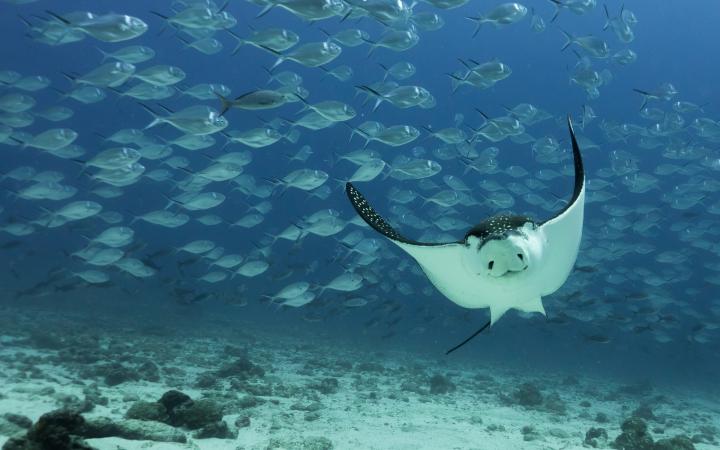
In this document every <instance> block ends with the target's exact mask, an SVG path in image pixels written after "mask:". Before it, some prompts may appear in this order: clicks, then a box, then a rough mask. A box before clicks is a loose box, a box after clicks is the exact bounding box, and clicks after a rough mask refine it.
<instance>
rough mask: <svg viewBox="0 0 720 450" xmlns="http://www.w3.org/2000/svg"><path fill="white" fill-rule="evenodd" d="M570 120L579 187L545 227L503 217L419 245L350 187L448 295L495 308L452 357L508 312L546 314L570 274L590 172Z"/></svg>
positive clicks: (371, 221)
mask: <svg viewBox="0 0 720 450" xmlns="http://www.w3.org/2000/svg"><path fill="white" fill-rule="evenodd" d="M567 123H568V130H569V132H570V140H571V142H572V152H573V162H574V169H575V187H574V190H573V195H572V198H571V199H570V201H569V202H568V204H567V205H565V207H564V208H563V209H562V210H561V211H560V212H558V213H557V214H556V215H555V216H554V217H552V218H550V219H548V220H546V221H544V222H535V221H534V220H533V219H532V218H530V217H526V216H513V215H496V216H493V217H490V218H488V219H486V220H483V221H482V222H480V223H479V224H478V225H476V226H474V227H473V228H471V229H470V230H469V231H468V232H467V233H465V236H464V237H463V239H462V240H459V241H456V242H447V243H426V242H418V241H414V240H411V239H407V238H405V237H403V236H402V235H401V234H400V233H398V232H397V231H396V230H395V229H394V228H393V227H392V226H391V225H390V224H389V223H388V222H387V221H386V220H385V219H383V218H382V217H381V216H380V215H379V214H378V213H377V212H376V211H375V209H373V207H372V206H370V204H369V203H368V201H367V200H366V199H365V197H364V196H363V195H362V194H361V193H360V191H358V190H357V189H356V188H355V186H353V185H352V183H347V184H346V185H345V192H346V193H347V196H348V198H349V199H350V202H351V203H352V205H353V207H354V208H355V211H356V212H357V213H358V215H360V217H362V218H363V220H364V221H365V222H366V223H367V224H368V225H370V226H371V227H372V228H373V229H375V231H377V232H378V233H380V234H382V235H383V236H385V237H386V238H388V239H390V240H391V241H392V242H393V243H395V244H396V245H397V246H398V247H400V248H401V249H403V250H404V251H405V252H406V253H408V254H409V255H410V256H412V257H413V258H414V259H415V261H417V263H418V264H419V265H420V267H421V268H422V270H423V272H425V275H426V276H427V277H428V279H429V280H430V282H431V283H432V284H433V285H434V286H435V287H436V288H437V289H438V290H439V291H440V292H441V293H442V294H443V295H444V296H445V297H447V298H448V299H450V300H451V301H452V302H454V303H456V304H457V305H459V306H462V307H464V308H490V320H489V321H488V322H487V323H486V324H485V325H483V326H482V327H481V328H480V329H479V330H478V331H476V332H475V333H474V334H473V335H471V336H470V337H469V338H467V339H466V340H465V341H463V342H461V343H460V344H458V345H456V346H455V347H453V348H451V349H450V350H448V351H447V353H446V354H449V353H451V352H453V351H455V350H456V349H458V348H460V347H461V346H463V345H464V344H466V343H467V342H468V341H470V340H471V339H472V338H474V337H475V336H477V335H478V334H480V333H481V332H482V331H483V330H485V329H486V328H488V327H489V326H491V325H492V324H494V323H495V322H497V321H498V320H499V319H500V317H502V315H503V314H505V312H506V311H508V310H509V309H517V310H520V311H524V312H539V313H541V314H543V315H545V308H544V307H543V304H542V297H543V296H546V295H550V294H552V293H553V292H555V291H557V290H558V289H559V288H560V287H561V286H562V285H563V284H564V283H565V281H566V280H567V278H568V276H569V275H570V272H571V271H572V268H573V266H574V265H575V260H576V259H577V255H578V251H579V249H580V239H581V237H582V228H583V217H584V210H585V171H584V169H583V162H582V156H581V155H580V148H579V146H578V143H577V139H576V138H575V131H574V129H573V125H572V120H571V119H570V117H568V120H567Z"/></svg>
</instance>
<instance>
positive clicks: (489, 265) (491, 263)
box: [488, 261, 495, 270]
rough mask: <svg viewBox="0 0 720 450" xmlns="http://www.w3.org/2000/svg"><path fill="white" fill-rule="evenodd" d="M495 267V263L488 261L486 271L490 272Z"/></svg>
mask: <svg viewBox="0 0 720 450" xmlns="http://www.w3.org/2000/svg"><path fill="white" fill-rule="evenodd" d="M494 265H495V261H490V262H489V263H488V270H492V268H493V266H494Z"/></svg>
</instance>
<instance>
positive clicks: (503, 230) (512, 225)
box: [465, 215, 535, 243]
mask: <svg viewBox="0 0 720 450" xmlns="http://www.w3.org/2000/svg"><path fill="white" fill-rule="evenodd" d="M526 223H531V224H533V227H535V222H534V221H533V220H532V219H531V218H530V217H527V216H511V215H500V216H494V217H491V218H489V219H486V220H483V221H482V222H480V223H479V224H477V225H475V226H474V227H472V228H471V229H470V230H469V231H468V232H467V234H465V240H466V241H467V238H468V237H470V236H475V237H477V238H478V239H480V241H481V242H483V243H484V242H485V241H489V240H493V239H505V238H506V237H507V236H508V233H509V232H511V231H517V230H519V229H520V228H522V227H523V226H524V225H525V224H526Z"/></svg>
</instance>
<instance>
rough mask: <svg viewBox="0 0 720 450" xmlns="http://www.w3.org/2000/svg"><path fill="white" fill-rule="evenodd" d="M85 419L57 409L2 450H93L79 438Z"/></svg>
mask: <svg viewBox="0 0 720 450" xmlns="http://www.w3.org/2000/svg"><path fill="white" fill-rule="evenodd" d="M84 424H85V419H83V417H82V416H81V415H80V414H78V413H76V412H72V411H68V410H63V409H59V410H56V411H51V412H49V413H47V414H43V415H42V416H41V417H40V418H39V419H38V421H37V422H36V423H35V424H34V425H33V426H32V427H31V428H30V429H29V430H28V432H27V433H26V434H25V436H21V437H14V438H11V439H10V440H8V441H7V442H6V443H5V445H3V447H2V449H3V450H44V449H52V450H93V447H91V446H90V445H88V444H87V443H86V442H85V441H83V439H82V438H81V437H80V435H81V434H82V430H83V426H84Z"/></svg>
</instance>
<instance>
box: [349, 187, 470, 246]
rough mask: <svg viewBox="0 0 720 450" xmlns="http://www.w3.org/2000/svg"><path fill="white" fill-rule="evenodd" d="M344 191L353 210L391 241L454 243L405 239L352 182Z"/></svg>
mask: <svg viewBox="0 0 720 450" xmlns="http://www.w3.org/2000/svg"><path fill="white" fill-rule="evenodd" d="M345 193H346V194H347V196H348V198H349V199H350V203H352V205H353V207H354V208H355V211H356V212H357V213H358V215H359V216H360V217H362V219H363V220H364V221H365V222H366V223H367V224H368V225H370V226H371V227H372V228H373V229H375V231H377V232H378V233H380V234H382V235H383V236H385V237H387V238H389V239H392V240H393V241H397V242H402V243H404V244H412V245H425V246H429V245H447V244H455V243H456V242H443V243H425V242H417V241H413V240H411V239H407V238H405V237H403V236H402V235H400V233H398V232H397V231H395V229H394V228H393V227H392V226H390V224H389V223H387V221H385V219H383V218H382V216H380V214H378V213H377V212H376V211H375V209H374V208H373V207H372V206H370V203H368V201H367V200H366V199H365V197H364V196H363V195H362V194H361V193H360V191H358V190H357V189H356V188H355V186H353V185H352V183H347V184H346V185H345Z"/></svg>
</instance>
